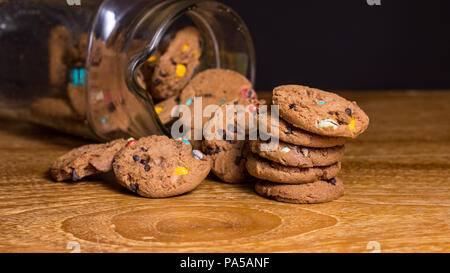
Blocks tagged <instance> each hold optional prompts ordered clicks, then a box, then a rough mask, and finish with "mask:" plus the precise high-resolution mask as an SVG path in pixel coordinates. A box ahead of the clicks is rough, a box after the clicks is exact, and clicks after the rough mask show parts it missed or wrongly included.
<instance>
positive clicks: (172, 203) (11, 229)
mask: <svg viewBox="0 0 450 273" xmlns="http://www.w3.org/2000/svg"><path fill="white" fill-rule="evenodd" d="M343 95H344V96H345V97H347V98H349V99H354V100H356V101H358V103H359V104H360V105H361V106H362V107H363V109H365V110H366V112H367V113H368V114H369V116H370V117H371V122H372V123H371V126H370V128H369V130H368V131H367V133H366V134H364V135H363V136H362V137H360V138H359V139H357V140H355V141H352V142H350V143H349V144H348V145H347V148H346V156H345V158H344V161H343V170H342V172H341V175H340V177H341V178H343V180H344V181H345V185H346V195H345V197H343V198H342V199H340V200H338V201H335V202H332V203H328V204H321V205H291V204H283V203H278V202H275V201H271V200H266V199H264V198H261V197H259V196H257V195H256V194H254V193H253V191H252V187H251V185H238V186H236V185H226V184H221V183H219V182H217V179H215V178H214V177H211V178H210V179H208V180H207V181H205V182H204V183H203V184H202V185H201V186H200V187H199V188H198V189H197V190H196V191H194V192H192V193H190V194H187V195H184V196H180V197H176V198H171V199H162V200H150V199H145V198H140V197H137V196H135V195H133V194H131V193H129V192H127V191H126V190H124V189H122V188H121V187H120V186H119V185H118V184H116V183H115V182H114V179H113V178H111V177H103V178H101V177H96V178H92V179H90V180H86V181H83V182H80V183H54V182H52V181H51V180H50V179H49V177H48V175H47V170H48V167H49V165H50V164H51V162H52V161H53V160H54V159H56V158H57V157H58V156H60V155H62V154H64V153H65V152H67V151H68V150H70V149H71V148H74V147H77V146H79V145H82V144H85V143H86V142H84V141H82V140H80V139H76V138H73V137H70V136H67V135H62V134H59V133H57V132H54V131H50V130H47V129H45V128H41V127H38V126H34V125H30V124H26V123H20V122H15V121H8V120H0V125H1V126H0V252H258V253H259V252H449V251H450V122H449V120H450V110H449V102H450V92H445V91H441V92H438V91H433V92H419V91H404V92H361V93H357V92H345V93H343Z"/></svg>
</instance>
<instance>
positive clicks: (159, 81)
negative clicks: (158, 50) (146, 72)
mask: <svg viewBox="0 0 450 273" xmlns="http://www.w3.org/2000/svg"><path fill="white" fill-rule="evenodd" d="M200 44H201V35H200V33H199V32H198V30H197V29H196V28H194V27H187V28H184V29H182V30H180V31H178V32H177V33H176V35H175V37H174V39H173V40H172V42H171V43H170V44H169V46H168V48H167V50H166V52H165V53H164V54H163V55H162V56H161V58H160V59H159V62H158V63H157V65H156V67H155V70H154V72H153V78H152V88H151V94H152V96H153V97H154V98H156V99H167V98H169V97H173V96H177V95H178V94H179V93H180V91H181V90H182V89H183V87H184V86H185V85H186V84H187V83H188V82H189V80H190V79H191V78H192V75H193V74H194V73H195V72H196V69H197V68H198V67H199V65H200V61H199V59H200V56H201V54H202V49H201V46H200Z"/></svg>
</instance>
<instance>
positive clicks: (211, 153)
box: [206, 147, 216, 155]
mask: <svg viewBox="0 0 450 273" xmlns="http://www.w3.org/2000/svg"><path fill="white" fill-rule="evenodd" d="M215 151H216V150H214V149H213V148H210V147H208V148H206V153H207V154H208V155H213V154H214V152H215Z"/></svg>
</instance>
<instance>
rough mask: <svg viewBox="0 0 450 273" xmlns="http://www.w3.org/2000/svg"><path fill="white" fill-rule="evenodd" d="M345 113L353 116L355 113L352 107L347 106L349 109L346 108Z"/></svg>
mask: <svg viewBox="0 0 450 273" xmlns="http://www.w3.org/2000/svg"><path fill="white" fill-rule="evenodd" d="M345 113H347V115H349V116H351V115H352V114H353V111H352V109H350V108H347V109H345Z"/></svg>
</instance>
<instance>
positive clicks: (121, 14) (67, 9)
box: [0, 0, 255, 140]
mask: <svg viewBox="0 0 450 273" xmlns="http://www.w3.org/2000/svg"><path fill="white" fill-rule="evenodd" d="M183 35H185V37H188V39H190V40H191V41H194V42H193V44H182V45H181V48H182V50H181V51H182V52H178V53H179V54H178V53H177V54H175V55H174V56H173V57H170V56H169V57H170V58H169V57H168V56H167V55H170V54H167V52H170V51H171V50H172V49H171V45H173V44H174V43H177V37H181V36H183ZM0 37H1V38H0V49H1V51H0V69H1V73H0V115H1V116H8V117H12V118H17V119H21V120H27V121H31V122H34V123H38V124H41V125H45V126H48V127H51V128H54V129H57V130H60V131H64V132H66V133H69V134H74V135H78V136H82V137H87V138H91V139H96V140H112V139H116V138H126V137H143V136H148V135H155V134H156V135H162V134H166V135H169V130H168V129H167V126H168V120H167V118H166V117H163V116H161V108H162V107H161V106H160V105H170V104H171V103H172V102H173V101H174V100H176V94H178V93H179V92H180V89H182V88H183V87H184V86H185V85H186V84H187V83H188V82H189V80H190V79H191V78H192V77H193V76H194V75H195V74H196V73H198V72H200V71H203V70H206V69H212V68H222V69H229V70H233V71H236V72H239V73H241V74H242V75H244V76H246V77H247V78H248V79H249V80H250V81H251V82H252V83H254V80H255V53H254V48H253V44H252V40H251V37H250V35H249V32H248V30H247V27H246V26H245V24H244V22H243V21H242V19H241V18H240V17H239V16H238V15H237V14H236V13H235V12H234V11H233V10H232V9H230V8H229V7H227V6H225V5H223V4H221V3H219V2H217V1H212V0H134V1H128V0H105V1H100V0H99V1H92V0H66V1H55V0H39V1H36V0H16V1H0ZM164 58H165V59H166V61H167V60H169V61H170V63H171V65H173V68H170V69H168V70H170V72H167V71H162V70H161V69H157V68H156V66H157V65H156V64H157V63H158V62H160V61H163V60H164ZM161 65H162V64H161ZM172 71H173V73H172V74H173V75H172V74H171V72H172ZM162 77H167V78H169V79H170V80H168V82H169V83H168V84H166V83H164V84H162V83H161V78H162Z"/></svg>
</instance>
